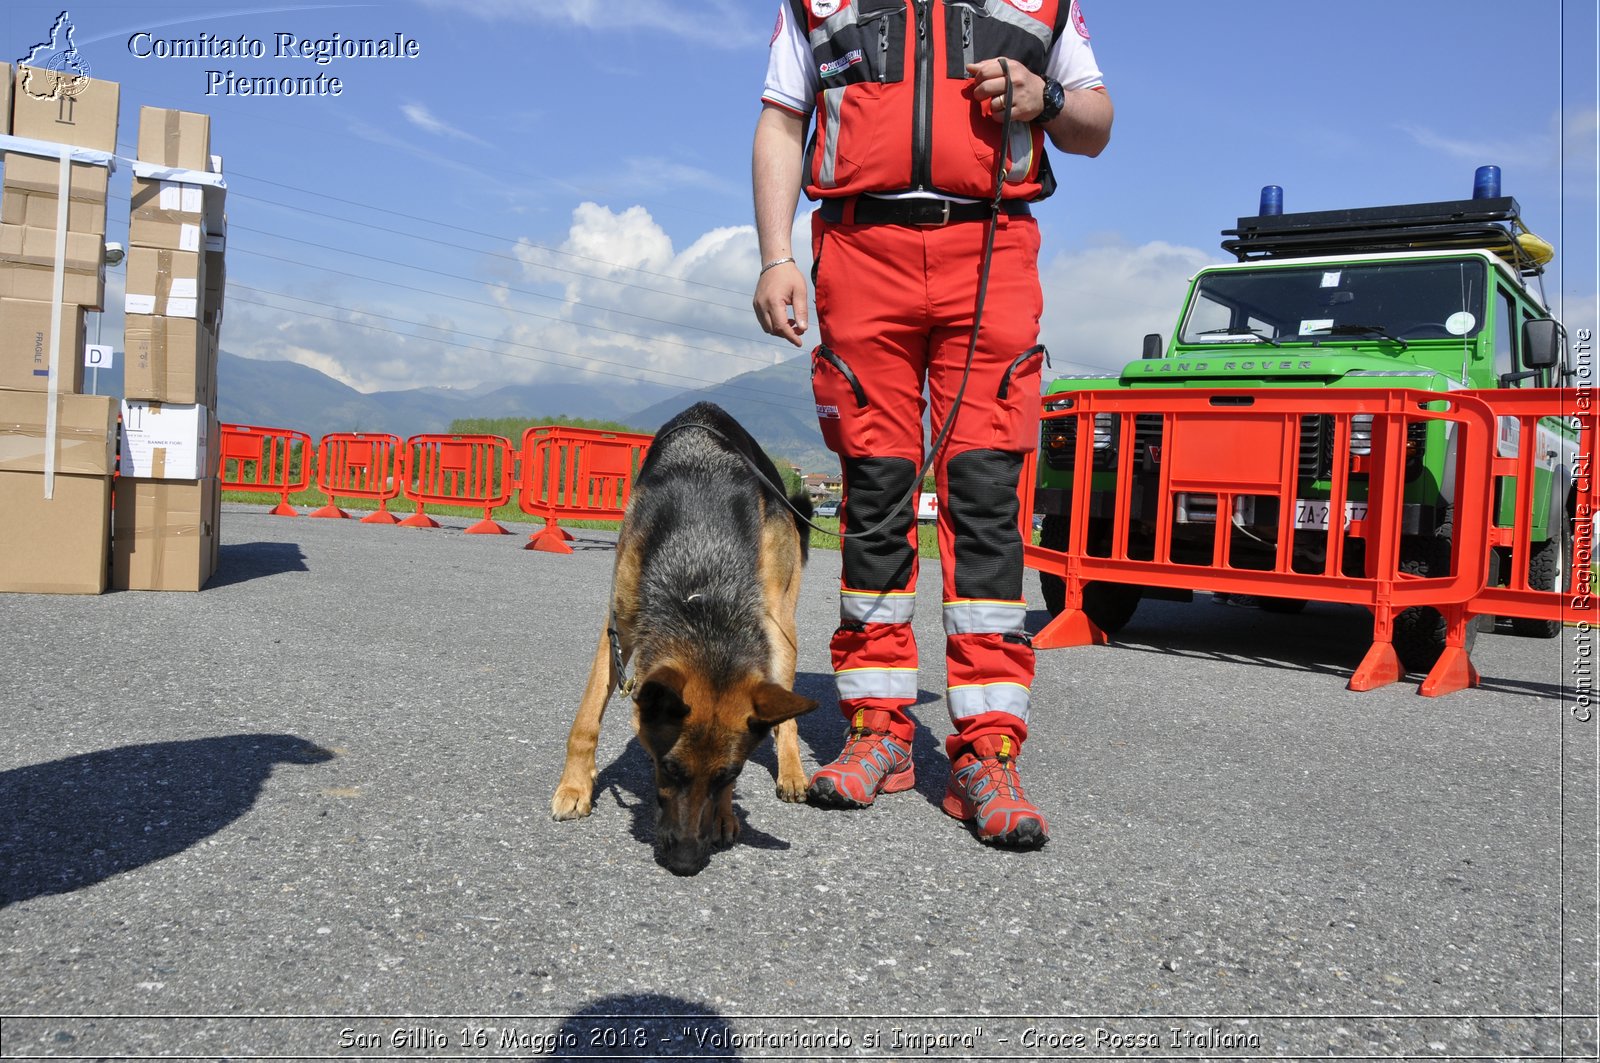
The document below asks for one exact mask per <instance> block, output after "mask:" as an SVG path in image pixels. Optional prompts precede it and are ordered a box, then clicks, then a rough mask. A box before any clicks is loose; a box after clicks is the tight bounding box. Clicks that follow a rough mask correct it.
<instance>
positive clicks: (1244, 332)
mask: <svg viewBox="0 0 1600 1063" xmlns="http://www.w3.org/2000/svg"><path fill="white" fill-rule="evenodd" d="M1195 335H1196V336H1238V337H1240V338H1241V339H1242V338H1244V337H1245V336H1251V337H1254V338H1255V339H1258V340H1260V341H1261V342H1262V343H1270V344H1272V345H1273V346H1274V347H1282V346H1283V344H1281V343H1279V342H1278V341H1277V340H1275V339H1273V338H1272V337H1271V336H1268V335H1267V334H1266V333H1265V332H1261V331H1259V330H1257V329H1253V328H1213V329H1206V330H1205V331H1204V332H1197V333H1195Z"/></svg>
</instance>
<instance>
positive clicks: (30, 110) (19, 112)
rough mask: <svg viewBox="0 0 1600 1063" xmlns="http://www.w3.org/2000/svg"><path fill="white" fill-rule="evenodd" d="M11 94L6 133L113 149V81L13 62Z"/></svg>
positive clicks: (117, 92)
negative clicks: (14, 66)
mask: <svg viewBox="0 0 1600 1063" xmlns="http://www.w3.org/2000/svg"><path fill="white" fill-rule="evenodd" d="M12 84H13V88H12V95H11V132H12V133H14V134H15V135H17V136H19V137H31V138H32V139H34V140H50V141H54V142H55V143H57V144H73V145H76V146H77V147H80V148H93V149H94V150H96V151H116V150H117V111H118V108H119V107H120V106H121V101H122V89H121V87H120V86H119V85H118V84H117V83H116V82H115V81H100V80H98V79H96V78H86V77H73V76H72V75H70V74H64V73H57V72H56V71H53V70H47V69H44V68H42V67H32V66H18V67H17V72H16V77H15V78H14V80H13V83H12Z"/></svg>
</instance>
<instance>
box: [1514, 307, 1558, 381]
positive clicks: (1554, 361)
mask: <svg viewBox="0 0 1600 1063" xmlns="http://www.w3.org/2000/svg"><path fill="white" fill-rule="evenodd" d="M1566 346H1567V330H1566V329H1564V328H1562V327H1561V322H1559V321H1557V320H1556V319H1555V318H1551V317H1546V318H1540V319H1538V320H1535V321H1524V322H1523V323H1522V364H1523V365H1524V366H1525V367H1526V368H1528V369H1550V368H1553V367H1555V366H1556V365H1559V364H1560V363H1561V354H1562V351H1564V350H1565V349H1566Z"/></svg>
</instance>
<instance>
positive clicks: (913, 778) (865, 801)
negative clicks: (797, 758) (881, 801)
mask: <svg viewBox="0 0 1600 1063" xmlns="http://www.w3.org/2000/svg"><path fill="white" fill-rule="evenodd" d="M888 725H889V714H888V713H887V712H884V711H882V710H872V711H868V710H866V709H857V710H856V715H855V719H854V720H852V721H851V722H850V733H849V734H848V735H847V736H846V737H845V740H844V749H843V751H841V752H840V754H839V758H838V759H837V760H835V761H834V762H833V763H832V764H828V765H826V766H824V767H822V768H818V769H817V773H816V774H815V775H813V776H812V777H811V786H810V787H809V788H808V789H807V790H806V797H807V798H809V799H810V800H811V801H812V802H814V803H815V804H819V805H823V806H826V807H828V808H866V807H867V806H868V805H870V804H872V800H873V798H875V797H877V796H878V795H879V794H897V793H899V792H900V791H902V790H909V789H911V788H912V787H913V786H915V785H916V782H917V774H916V770H915V768H914V767H913V766H912V764H911V750H910V749H908V748H907V747H906V743H905V742H902V741H901V740H900V739H898V738H896V737H895V736H894V735H892V734H890V733H889V731H888V730H887V728H888Z"/></svg>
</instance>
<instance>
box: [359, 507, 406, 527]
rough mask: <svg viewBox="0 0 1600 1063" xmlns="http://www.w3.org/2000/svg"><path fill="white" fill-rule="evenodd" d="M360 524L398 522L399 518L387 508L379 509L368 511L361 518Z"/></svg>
mask: <svg viewBox="0 0 1600 1063" xmlns="http://www.w3.org/2000/svg"><path fill="white" fill-rule="evenodd" d="M361 523H362V524H399V523H400V518H399V517H396V516H395V515H394V514H393V513H390V512H389V511H388V510H387V509H380V510H378V512H376V513H369V514H367V515H366V516H365V517H362V518H361Z"/></svg>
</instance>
